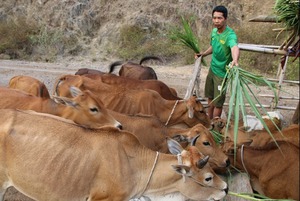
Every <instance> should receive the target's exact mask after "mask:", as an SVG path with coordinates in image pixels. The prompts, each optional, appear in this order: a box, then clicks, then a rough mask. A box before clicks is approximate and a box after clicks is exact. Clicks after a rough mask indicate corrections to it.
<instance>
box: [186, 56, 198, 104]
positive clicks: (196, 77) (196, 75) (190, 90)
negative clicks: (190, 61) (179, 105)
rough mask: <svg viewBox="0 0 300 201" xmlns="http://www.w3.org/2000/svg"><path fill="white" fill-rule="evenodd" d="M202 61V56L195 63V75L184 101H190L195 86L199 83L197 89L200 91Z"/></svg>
mask: <svg viewBox="0 0 300 201" xmlns="http://www.w3.org/2000/svg"><path fill="white" fill-rule="evenodd" d="M201 60H202V56H200V57H199V58H198V59H197V60H196V62H195V66H194V70H193V74H192V78H191V80H190V82H189V85H188V88H187V91H186V94H185V96H184V99H188V98H190V97H191V96H192V93H193V90H194V87H195V84H196V83H197V85H198V86H197V87H198V89H200V86H199V85H200V71H201Z"/></svg>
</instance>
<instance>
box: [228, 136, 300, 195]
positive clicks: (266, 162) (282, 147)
mask: <svg viewBox="0 0 300 201" xmlns="http://www.w3.org/2000/svg"><path fill="white" fill-rule="evenodd" d="M231 143H232V142H231ZM277 146H279V148H278V147H277ZM230 151H231V152H233V149H230ZM230 160H231V164H233V165H234V166H235V167H236V168H238V169H240V170H242V171H244V172H246V173H248V174H249V176H250V181H251V185H252V187H253V189H254V190H255V191H257V192H259V193H260V194H262V195H266V196H267V197H270V198H273V199H293V200H299V146H294V145H293V144H290V143H288V142H285V141H278V143H277V144H275V143H274V142H270V143H268V144H266V146H264V147H253V146H247V145H242V146H239V147H238V149H236V160H235V161H234V155H230Z"/></svg>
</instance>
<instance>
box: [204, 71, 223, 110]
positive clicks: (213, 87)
mask: <svg viewBox="0 0 300 201" xmlns="http://www.w3.org/2000/svg"><path fill="white" fill-rule="evenodd" d="M222 82H223V78H222V77H218V76H216V75H215V74H214V73H213V72H212V71H211V69H209V72H208V74H207V77H206V81H205V90H204V94H205V97H207V98H209V99H212V100H213V104H214V106H216V107H222V106H223V104H224V102H225V98H226V94H225V93H224V94H222V95H220V92H221V86H222ZM217 97H218V98H217ZM216 98H217V99H216Z"/></svg>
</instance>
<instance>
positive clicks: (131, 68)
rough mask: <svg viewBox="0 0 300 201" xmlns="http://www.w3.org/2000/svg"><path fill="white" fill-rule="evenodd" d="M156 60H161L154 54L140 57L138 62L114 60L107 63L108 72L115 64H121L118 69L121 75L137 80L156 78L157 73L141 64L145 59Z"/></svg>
mask: <svg viewBox="0 0 300 201" xmlns="http://www.w3.org/2000/svg"><path fill="white" fill-rule="evenodd" d="M148 60H157V61H160V62H163V60H162V59H161V58H159V57H156V56H146V57H144V58H142V59H141V61H140V63H139V64H137V63H134V62H131V61H129V62H126V63H124V62H121V61H116V62H113V63H112V64H110V65H109V73H112V72H113V71H114V69H115V67H116V66H119V65H122V66H121V68H120V70H119V75H120V76H123V77H128V78H133V79H137V80H151V79H154V80H157V75H156V73H155V71H154V69H153V68H151V67H149V66H144V65H142V64H143V63H144V62H145V61H148Z"/></svg>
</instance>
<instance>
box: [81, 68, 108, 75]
mask: <svg viewBox="0 0 300 201" xmlns="http://www.w3.org/2000/svg"><path fill="white" fill-rule="evenodd" d="M84 74H100V75H103V74H107V73H105V72H102V71H100V70H96V69H90V68H80V69H78V71H77V72H76V73H75V75H84Z"/></svg>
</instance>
